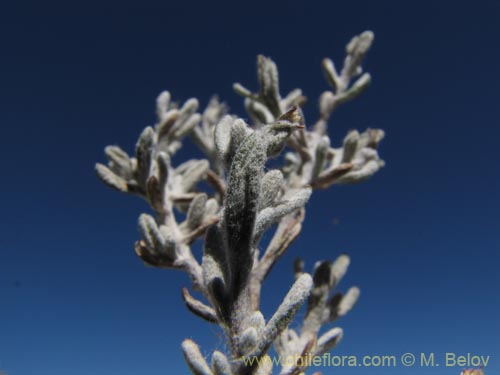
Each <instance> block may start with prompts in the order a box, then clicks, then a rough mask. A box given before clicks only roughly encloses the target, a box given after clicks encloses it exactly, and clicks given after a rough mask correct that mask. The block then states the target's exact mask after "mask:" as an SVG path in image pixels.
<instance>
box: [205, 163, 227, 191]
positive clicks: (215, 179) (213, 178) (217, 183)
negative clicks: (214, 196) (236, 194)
mask: <svg viewBox="0 0 500 375" xmlns="http://www.w3.org/2000/svg"><path fill="white" fill-rule="evenodd" d="M207 182H208V183H209V184H210V185H212V186H213V187H214V188H215V190H217V192H218V193H219V194H220V195H221V196H222V197H223V196H224V195H225V194H226V191H227V188H226V183H225V182H224V180H223V179H222V178H220V177H219V175H218V174H217V173H215V172H214V171H212V170H211V169H209V170H208V172H207Z"/></svg>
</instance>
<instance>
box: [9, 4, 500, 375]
mask: <svg viewBox="0 0 500 375" xmlns="http://www.w3.org/2000/svg"><path fill="white" fill-rule="evenodd" d="M499 24H500V5H499V3H498V2H496V1H486V0H481V1H477V2H474V3H472V2H461V1H453V2H452V1H441V2H430V1H419V2H397V1H378V2H373V1H359V2H347V1H344V2H331V1H324V2H320V1H307V2H306V1H296V0H293V1H288V2H270V1H267V2H258V1H255V2H217V1H213V2H187V3H183V4H181V3H178V2H175V3H174V2H169V1H162V2H160V1H158V2H156V1H155V2H152V1H150V2H141V3H139V2H132V1H127V0H124V1H121V2H116V3H112V2H108V3H107V4H94V5H93V4H90V3H86V4H85V5H81V4H78V5H68V4H66V5H55V4H46V3H43V4H41V3H37V4H35V3H33V4H29V3H23V4H15V3H13V2H11V3H10V4H5V5H3V6H2V11H1V12H0V40H1V43H0V48H1V54H0V67H1V69H0V108H1V110H0V123H1V124H2V129H3V133H2V134H3V146H2V148H1V153H2V169H3V174H2V175H3V178H2V198H1V199H2V205H1V206H2V216H1V219H0V220H1V236H0V370H3V371H5V372H6V373H8V374H9V375H35V374H37V375H42V374H43V375H45V374H46V375H62V374H65V375H66V374H75V375H84V374H85V375H87V374H104V375H111V374H113V375H115V374H120V375H129V374H130V375H132V374H143V375H156V374H181V373H182V374H184V373H188V370H187V367H186V366H185V364H184V361H183V359H182V355H181V351H180V342H181V341H182V339H184V338H186V337H192V338H193V339H194V340H195V341H197V342H198V343H199V344H200V345H201V347H202V350H203V351H204V353H206V354H209V353H210V352H211V350H212V349H214V348H218V349H224V341H223V339H222V335H221V333H220V332H219V331H218V330H217V329H216V328H215V327H213V326H208V325H207V324H206V323H204V322H202V321H200V320H199V319H198V318H196V317H194V316H192V315H191V314H190V313H189V312H187V310H186V309H185V307H184V306H183V304H182V300H181V294H180V290H181V287H183V286H187V285H188V284H189V280H188V279H187V277H186V276H185V275H184V274H181V273H177V272H173V271H160V270H156V269H152V268H148V267H145V266H143V264H142V263H141V262H140V260H139V259H138V258H137V257H136V256H135V254H134V252H133V250H132V245H133V242H134V241H135V240H136V239H137V238H138V234H137V230H136V222H137V217H138V215H139V214H140V213H142V212H144V211H146V210H147V207H146V206H145V204H144V203H143V202H141V201H139V200H138V199H134V198H133V197H128V196H124V195H120V194H118V193H115V192H113V191H110V190H109V189H107V188H106V187H104V186H103V185H101V184H100V183H99V182H98V181H97V179H96V178H95V176H94V172H93V165H94V163H95V162H97V161H103V160H104V156H103V148H104V146H105V145H107V144H119V145H121V146H123V147H124V148H125V149H126V150H129V151H131V150H132V148H133V145H134V143H135V141H136V139H137V137H138V135H139V133H140V131H141V130H142V128H143V127H145V126H146V125H150V124H152V123H153V122H154V120H155V118H154V100H155V98H156V95H157V94H158V93H159V92H160V91H162V90H164V89H168V90H169V91H171V92H172V93H173V95H174V98H176V99H178V100H185V99H187V98H189V97H192V96H195V97H197V98H198V99H199V100H200V101H201V103H203V104H205V103H207V101H208V99H209V98H210V96H211V94H213V93H217V94H218V95H219V96H220V97H221V98H222V99H223V100H224V101H226V102H227V103H228V104H229V105H230V107H231V109H232V111H233V112H236V113H239V114H241V115H242V116H244V112H243V110H242V104H241V100H240V98H238V97H237V96H236V95H235V94H233V93H232V89H231V85H232V83H233V82H235V81H239V82H242V83H244V84H245V85H247V86H249V87H252V88H255V87H256V79H255V56H256V55H257V54H258V53H263V54H266V55H268V56H271V57H272V58H273V59H274V60H275V61H276V62H277V64H278V67H279V68H280V73H281V83H282V88H283V91H284V92H285V91H288V90H290V89H292V88H295V87H300V88H302V89H303V90H304V91H305V94H306V95H307V96H308V98H309V102H308V104H307V106H306V110H305V111H306V116H307V118H310V119H314V116H315V113H316V112H315V111H316V98H317V96H318V95H319V94H320V93H321V92H322V91H323V90H325V89H326V88H327V85H326V83H325V81H324V79H323V76H322V73H321V69H320V62H321V59H322V58H323V57H326V56H328V57H331V58H333V59H334V60H335V61H337V62H340V61H341V60H342V59H343V56H344V55H343V50H344V45H345V43H346V42H347V41H348V40H349V39H350V37H352V36H353V35H355V34H357V33H359V32H361V31H363V30H366V29H371V30H373V31H374V32H375V37H376V40H375V44H374V47H373V49H372V51H370V53H369V56H368V58H367V60H366V63H365V64H364V65H365V68H366V70H367V71H369V72H371V73H372V76H373V84H372V86H371V87H370V88H369V90H368V91H367V92H366V93H364V94H363V95H362V97H360V98H359V99H358V100H356V101H355V102H352V103H348V104H346V105H345V106H344V107H342V108H340V109H339V110H338V112H336V113H335V115H334V118H333V120H332V123H331V126H330V136H331V138H332V142H333V143H334V144H336V145H338V144H339V143H340V142H341V140H342V138H343V137H344V135H345V134H346V132H347V131H348V130H349V129H352V128H358V129H364V128H366V127H380V128H383V129H384V130H385V131H386V134H387V137H386V139H385V140H384V141H383V143H382V145H381V147H380V152H381V155H382V157H383V159H385V160H386V162H387V165H386V167H385V168H384V169H383V170H382V171H381V172H379V173H378V174H377V175H376V176H375V177H374V178H373V179H371V180H370V181H368V182H366V183H364V184H361V185H356V186H342V187H334V188H332V189H330V190H328V191H322V192H317V193H315V194H314V195H313V197H312V199H311V201H310V203H309V204H308V211H307V218H306V222H305V225H304V228H303V232H302V234H301V236H300V237H299V239H298V240H297V241H296V242H295V244H294V245H293V247H292V248H291V249H290V250H289V252H288V253H287V254H286V255H285V256H284V257H283V258H282V260H281V263H280V264H278V265H277V266H276V267H275V269H274V270H273V273H272V275H271V276H270V278H269V280H268V282H267V285H266V286H265V287H264V290H263V298H264V303H263V309H264V312H265V313H266V316H267V317H269V315H270V314H271V313H272V311H273V309H274V308H275V307H276V306H277V305H278V304H279V303H280V301H281V298H282V297H283V296H284V294H285V293H286V291H287V289H288V287H289V285H290V284H291V282H292V272H291V264H292V261H293V259H294V258H295V257H297V256H301V257H303V258H304V259H305V261H306V265H308V266H309V267H312V265H313V264H314V262H315V261H316V260H318V259H334V258H335V257H336V256H337V255H338V254H340V253H343V252H346V253H348V254H350V255H351V257H352V264H351V269H350V271H349V273H348V275H347V277H346V279H345V280H344V281H343V283H342V284H341V286H340V288H341V289H342V290H346V288H347V287H349V286H350V285H358V286H360V288H361V290H362V297H361V300H360V302H359V304H358V306H357V307H356V308H355V310H353V311H352V313H351V314H350V315H349V316H348V317H346V318H345V319H343V320H341V321H340V322H339V325H341V326H342V327H343V328H344V329H345V337H344V340H343V341H342V343H341V344H340V346H339V347H338V349H337V350H336V353H338V354H356V355H377V354H380V355H401V354H402V353H405V352H412V353H416V354H419V353H421V352H425V353H429V352H434V353H436V357H437V358H441V357H443V356H444V355H445V353H446V352H454V353H457V354H467V353H474V354H479V355H490V356H491V359H490V365H489V367H488V368H487V369H486V371H485V373H486V374H488V375H489V374H494V373H498V372H499V371H500V345H499V344H500V342H499V337H500V319H499V314H498V310H499V307H500V306H499V298H498V297H499V295H498V287H499V285H500V277H499V272H498V268H499V266H500V246H499V244H500V219H499V211H500V210H499V209H500V199H499V198H500V197H499V182H500V175H499V168H498V162H497V161H498V160H499V157H498V140H499V139H500V128H499V122H498V119H499V118H500V106H499V105H498V92H499V89H500V79H499V75H498V67H499V66H500V50H499V48H498V40H499V38H500V29H499V26H498V25H499ZM194 152H195V150H194V148H193V147H191V146H189V145H187V146H186V147H185V148H184V149H183V150H182V151H181V152H180V154H179V158H178V159H177V160H181V159H182V158H186V157H190V155H192V154H193V153H194ZM334 223H336V224H334ZM337 372H338V373H339V374H340V373H346V374H360V375H364V374H367V375H368V374H371V375H379V374H382V373H383V374H423V373H431V374H439V375H441V374H442V375H447V374H450V375H451V374H455V375H458V373H459V372H460V368H459V367H456V368H445V367H440V368H435V369H423V368H418V367H412V368H402V367H398V368H393V369H391V368H355V369H353V368H340V369H339V368H337V369H330V370H328V371H325V372H324V373H325V375H327V374H330V373H337Z"/></svg>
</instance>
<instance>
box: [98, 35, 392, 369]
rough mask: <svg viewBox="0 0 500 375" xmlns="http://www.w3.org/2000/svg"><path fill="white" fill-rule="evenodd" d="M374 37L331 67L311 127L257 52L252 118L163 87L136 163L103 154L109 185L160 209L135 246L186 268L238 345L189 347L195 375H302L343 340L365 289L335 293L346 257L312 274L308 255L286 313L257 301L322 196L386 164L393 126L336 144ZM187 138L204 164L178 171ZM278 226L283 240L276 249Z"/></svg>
mask: <svg viewBox="0 0 500 375" xmlns="http://www.w3.org/2000/svg"><path fill="white" fill-rule="evenodd" d="M372 42H373V33H372V32H370V31H366V32H363V33H362V34H360V35H358V36H355V37H354V38H353V39H352V40H351V41H350V42H349V44H348V45H347V47H346V57H345V59H344V63H343V66H342V68H341V69H340V70H339V69H338V68H336V67H335V65H334V64H333V62H332V60H330V59H324V60H323V62H322V66H323V70H324V73H325V76H326V80H327V82H328V84H329V85H330V89H329V90H327V91H325V92H323V93H322V94H321V96H320V98H319V116H318V119H317V120H316V122H315V123H313V124H308V125H307V126H306V121H305V119H304V115H303V113H302V110H301V107H302V106H303V105H304V104H305V101H306V100H305V99H306V98H305V97H304V96H303V94H302V91H301V90H300V89H295V90H293V91H291V92H290V93H288V94H287V95H285V96H282V95H281V93H280V90H279V80H278V69H277V67H276V64H275V63H274V62H273V61H272V60H271V59H270V58H268V57H264V56H258V58H257V77H258V84H259V88H258V91H256V92H254V91H252V90H250V89H247V88H246V87H244V86H243V85H241V84H239V83H235V84H234V91H235V92H236V93H237V94H239V95H240V96H242V97H243V98H244V104H245V108H246V111H247V112H248V118H249V119H250V120H251V123H250V124H249V123H247V122H246V121H245V120H243V119H241V118H239V117H237V116H235V115H232V114H229V113H228V107H227V106H226V105H225V104H224V103H222V102H220V101H219V100H218V99H217V98H216V97H214V98H212V99H211V100H210V102H209V103H208V106H207V107H206V108H205V109H204V110H203V111H200V110H199V104H198V100H196V99H189V100H187V101H186V102H185V103H183V104H178V103H177V102H174V101H172V96H171V94H170V92H167V91H164V92H162V93H161V94H160V95H159V96H158V98H157V102H156V107H157V109H156V111H157V116H158V120H157V123H156V125H155V126H154V127H147V128H145V129H144V130H143V132H142V134H141V135H140V137H139V140H138V141H137V144H136V146H135V155H129V154H128V153H127V152H125V151H124V150H123V149H121V148H120V147H118V146H108V147H106V148H105V153H106V157H107V159H108V162H107V164H106V165H104V164H97V165H96V172H97V175H98V176H99V178H100V179H101V180H102V181H103V182H104V183H105V184H106V185H108V186H110V187H112V188H114V189H116V190H119V191H121V192H124V193H129V194H133V195H137V196H140V197H142V198H144V199H145V200H146V201H147V202H148V203H149V205H150V207H151V212H150V213H143V214H141V215H140V216H139V220H138V227H139V232H140V239H139V240H138V241H137V242H136V243H135V252H136V253H137V255H138V256H139V257H140V258H141V259H142V260H143V261H144V263H146V264H147V265H150V266H153V267H158V268H164V269H176V270H181V271H184V272H186V273H187V274H188V275H189V277H190V279H191V282H192V287H191V291H190V290H188V289H187V288H184V289H183V290H182V295H183V298H184V303H185V305H186V307H187V309H188V310H189V311H191V312H192V313H193V314H194V315H196V316H198V317H199V318H202V319H204V320H206V321H207V322H209V323H211V324H216V325H218V326H219V327H220V328H221V330H222V331H223V332H224V334H225V337H226V339H227V348H228V349H227V352H226V353H222V352H221V351H217V350H216V351H214V352H213V353H211V354H210V355H208V356H206V355H203V354H202V352H201V351H200V348H199V347H198V345H197V344H196V343H195V342H194V341H192V340H191V339H186V340H185V341H184V342H183V343H182V351H183V353H184V357H185V360H186V362H187V365H188V367H189V369H190V370H191V372H192V373H193V374H195V375H250V374H256V375H257V374H258V375H270V374H272V373H275V374H281V375H285V374H287V375H288V374H304V373H305V371H306V369H307V367H309V366H311V364H312V363H311V361H310V360H309V361H306V360H304V359H305V358H309V359H311V358H315V357H316V356H321V355H323V354H324V353H327V352H329V351H330V350H331V349H332V348H333V347H334V346H335V345H336V344H337V343H338V342H339V340H340V339H341V338H342V329H341V328H338V327H334V328H332V327H330V328H328V327H327V326H328V325H330V324H331V323H333V322H334V321H336V320H337V319H339V318H340V317H342V316H344V315H345V314H347V313H348V312H349V311H350V310H351V309H352V308H353V306H354V305H355V303H356V301H357V300H358V297H359V294H360V292H359V289H358V288H357V287H351V288H350V289H348V290H347V292H345V293H340V292H334V289H335V288H336V287H337V284H338V283H339V282H340V280H341V279H342V277H343V276H344V274H345V273H346V271H347V268H348V266H349V263H350V260H349V257H348V256H347V255H340V256H339V257H338V258H337V259H336V260H335V261H333V262H330V261H326V260H325V261H321V262H318V263H317V264H316V265H315V266H314V269H313V272H312V276H311V275H310V274H309V273H307V272H306V270H305V268H304V263H303V262H302V261H301V260H297V261H296V262H295V264H294V273H295V282H294V283H293V285H292V286H291V288H290V290H289V292H288V294H286V296H284V298H283V301H282V302H281V304H280V305H279V307H278V308H277V309H276V311H275V312H274V314H273V315H272V316H264V315H263V314H262V312H261V311H260V309H259V304H260V299H261V289H262V285H263V283H264V281H265V280H266V277H267V275H268V274H269V273H270V272H271V270H272V268H273V266H274V265H275V263H276V262H277V261H278V259H279V258H280V257H281V256H282V255H283V253H284V252H285V251H286V250H287V249H288V248H289V247H290V245H291V244H292V243H293V241H294V240H295V239H296V238H297V236H298V235H299V233H300V231H301V225H302V222H303V220H304V215H305V205H306V203H307V201H308V200H309V198H310V196H311V193H312V192H313V191H314V190H315V189H327V188H329V187H330V186H332V185H334V184H351V183H357V182H361V181H364V180H366V179H368V178H369V177H371V176H372V175H373V174H375V173H376V172H377V171H378V170H379V169H380V168H382V167H383V165H384V162H383V161H382V160H381V159H380V158H379V155H378V153H377V146H378V143H379V142H380V141H381V139H382V138H383V137H384V133H383V131H382V130H379V129H367V130H366V131H364V132H362V133H360V132H358V131H356V130H352V131H350V132H349V133H348V134H347V136H346V137H345V138H344V140H343V142H342V144H341V145H339V147H333V146H332V145H331V141H330V137H329V135H328V126H327V124H328V121H329V119H330V116H331V114H332V113H333V111H334V110H335V109H336V108H337V107H338V106H339V105H340V104H342V103H344V102H347V101H349V100H351V99H353V98H355V97H356V96H357V95H359V94H360V93H361V92H363V90H365V89H366V88H367V86H368V85H369V83H370V79H371V78H370V74H368V73H364V72H363V70H362V67H361V63H362V61H363V58H364V57H365V55H366V53H367V51H368V50H369V48H370V46H371V44H372ZM186 138H190V139H191V140H192V141H194V143H195V144H196V145H197V146H198V147H199V148H200V149H201V150H202V151H203V153H204V155H205V157H206V158H205V159H201V160H194V159H193V160H188V161H186V162H184V163H181V164H178V165H174V163H173V160H174V155H175V153H176V151H177V150H179V148H180V147H181V145H182V142H183V141H184V140H185V139H186ZM283 150H286V152H285V153H284V155H283V156H282V157H280V155H282V153H283ZM270 158H279V159H278V161H275V162H273V165H279V167H276V168H273V169H269V168H266V162H267V161H268V160H269V159H270ZM269 230H273V231H274V232H273V233H272V235H270V236H268V237H269V238H270V240H269V241H266V244H264V243H263V242H264V241H263V240H262V239H263V237H264V234H265V233H266V231H269ZM266 238H267V237H266ZM198 239H204V245H203V255H202V256H200V257H198V256H195V254H194V253H193V251H192V249H191V246H192V245H193V243H194V242H195V241H197V240H198ZM200 258H201V259H200ZM303 306H304V308H305V314H304V315H303V316H304V318H303V321H302V322H297V323H294V325H293V326H294V327H299V328H297V329H292V328H290V324H291V322H292V320H293V318H294V316H295V315H296V314H297V311H298V310H299V309H300V308H301V307H303ZM204 352H205V351H204ZM271 353H272V356H273V358H271ZM276 358H278V359H279V361H278V360H276ZM291 358H292V360H290V359H291Z"/></svg>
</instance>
